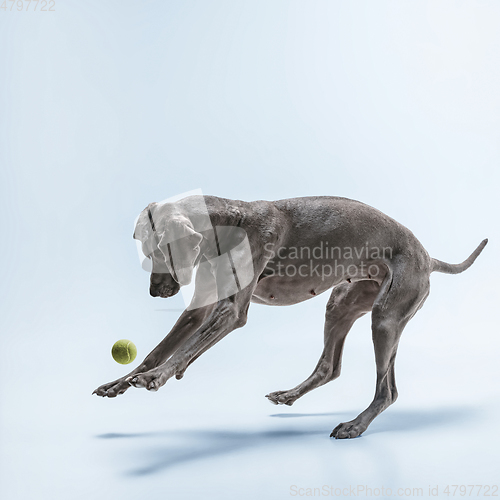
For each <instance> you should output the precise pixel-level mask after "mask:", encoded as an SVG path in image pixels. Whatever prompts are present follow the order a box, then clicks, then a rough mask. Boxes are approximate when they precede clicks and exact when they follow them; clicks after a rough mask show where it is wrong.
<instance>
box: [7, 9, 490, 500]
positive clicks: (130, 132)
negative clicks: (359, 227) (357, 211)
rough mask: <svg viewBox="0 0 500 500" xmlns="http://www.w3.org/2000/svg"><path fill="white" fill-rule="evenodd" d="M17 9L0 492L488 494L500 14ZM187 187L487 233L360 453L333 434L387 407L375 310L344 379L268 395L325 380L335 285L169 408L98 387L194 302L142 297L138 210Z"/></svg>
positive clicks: (183, 390)
mask: <svg viewBox="0 0 500 500" xmlns="http://www.w3.org/2000/svg"><path fill="white" fill-rule="evenodd" d="M18 5H19V2H17V3H16V4H15V5H12V2H7V5H6V9H5V10H3V9H0V207H1V217H0V224H1V243H2V244H1V259H0V270H1V280H0V307H1V314H0V336H1V337H0V338H1V350H0V351H1V353H2V356H1V361H0V401H1V406H0V440H1V447H0V493H1V494H2V498H6V499H13V498H16V499H23V500H24V499H30V500H31V499H45V498H47V499H48V498H50V499H51V500H56V499H68V498H72V499H85V500H87V499H89V498H92V499H109V498H120V499H121V500H128V499H136V498H148V499H150V500H154V499H160V498H167V497H168V498H186V499H191V498H199V497H200V496H201V495H203V496H204V497H205V498H217V499H233V498H242V499H254V498H265V499H280V498H289V497H290V496H294V492H297V495H296V496H299V494H298V493H299V492H300V490H299V488H322V487H323V486H324V485H327V486H329V487H330V486H332V487H335V488H337V487H342V488H344V487H355V488H357V487H358V486H359V485H366V486H367V487H371V488H380V487H382V486H383V487H385V488H391V489H392V491H393V494H394V495H396V493H397V491H398V488H403V491H406V490H405V489H408V488H410V489H411V488H414V487H421V488H423V492H424V495H425V496H428V489H429V486H431V487H433V488H434V487H436V486H438V487H439V496H443V495H444V494H443V491H444V488H445V487H446V485H448V484H458V485H460V484H465V485H467V484H475V485H479V484H483V485H491V484H494V483H495V481H497V480H498V475H495V474H497V472H498V465H499V463H498V446H499V444H500V435H499V431H498V424H497V420H498V412H499V410H500V404H499V389H498V379H499V375H500V371H499V370H500V368H499V363H498V355H499V345H500V341H499V335H498V326H497V315H496V313H497V310H498V303H499V299H500V297H499V292H498V285H497V283H496V278H495V276H496V271H495V266H496V264H497V260H496V258H497V256H498V255H499V243H498V236H499V229H498V213H499V205H500V204H499V195H498V189H499V180H500V174H499V168H498V167H499V162H500V93H499V91H498V89H499V88H500V64H499V62H500V57H499V55H500V31H499V30H498V26H499V23H500V3H498V2H497V1H495V0H481V1H472V0H470V1H465V0H456V1H448V0H427V1H425V0H422V1H420V2H410V1H398V2H395V1H386V0H379V1H377V2H370V1H367V0H365V1H358V2H347V1H346V2H334V1H327V0H315V1H310V2H306V1H296V0H271V1H264V0H252V1H246V0H240V1H238V2H234V1H229V0H210V1H201V0H184V1H159V0H156V1H147V2H140V1H139V0H135V1H130V0H120V1H118V0H114V1H113V0H107V1H106V2H103V1H97V0H86V1H76V0H72V1H70V0H55V3H54V5H55V12H42V11H40V9H41V6H40V5H39V6H38V10H37V11H36V12H33V7H34V2H32V4H31V7H29V5H28V2H26V1H25V2H24V3H23V4H22V5H23V10H20V11H18V10H17V9H18ZM11 6H12V7H13V8H12V10H10V9H11ZM27 6H28V7H29V10H28V11H26V8H27ZM197 188H201V190H202V191H203V193H205V194H213V195H218V196H222V197H227V198H233V199H243V200H248V201H250V200H255V199H269V200H272V199H280V198H288V197H295V196H307V195H338V196H344V197H349V198H354V199H358V200H360V201H363V202H365V203H368V204H369V205H372V206H375V207H376V208H378V209H380V210H382V211H383V212H385V213H387V214H388V215H390V216H392V217H394V218H395V219H396V220H398V221H399V222H401V223H403V224H404V225H406V226H407V227H409V228H410V229H411V230H412V231H413V232H414V233H415V235H416V236H417V237H418V238H419V239H420V241H421V242H422V244H423V245H424V246H425V247H426V249H427V250H428V251H429V253H430V254H431V256H433V257H436V258H439V259H441V260H446V261H448V262H461V261H462V260H464V259H465V258H466V257H467V256H468V255H469V254H470V253H471V252H472V250H473V249H474V248H475V247H476V246H477V245H478V244H479V242H480V241H481V240H482V239H483V238H485V237H488V238H489V240H490V241H489V244H488V246H487V247H486V249H485V250H484V252H483V254H482V255H481V256H480V258H479V259H478V260H477V262H476V263H475V264H474V266H473V267H472V268H471V269H470V270H468V271H467V272H466V273H464V274H462V275H458V276H446V275H438V274H434V275H432V278H431V295H430V297H429V298H428V299H427V302H426V304H425V306H424V307H423V309H422V310H421V311H420V312H419V313H418V314H417V315H416V316H415V318H414V319H413V320H412V321H411V322H410V323H409V325H408V326H407V328H406V330H405V333H404V335H403V337H402V340H401V343H400V348H399V352H398V358H397V362H396V367H397V370H396V371H397V381H398V388H399V393H400V396H399V399H398V401H397V403H396V404H395V405H394V406H392V407H391V408H390V409H388V410H387V411H386V412H385V413H383V414H382V415H381V416H380V417H378V418H377V419H376V420H375V421H374V422H373V424H372V425H371V426H370V428H369V429H368V430H367V431H366V432H365V433H364V435H363V436H362V437H361V438H359V439H355V440H350V441H349V440H346V441H339V440H331V439H329V438H328V436H329V433H330V431H331V430H332V429H333V427H335V426H336V425H337V424H338V423H339V422H343V421H346V420H350V419H352V418H354V417H355V416H356V415H357V414H358V413H359V412H360V411H361V410H363V409H364V408H366V406H367V405H368V404H369V402H370V401H371V399H372V396H373V391H374V384H375V366H374V356H373V347H372V343H371V332H370V319H369V317H368V316H366V317H364V318H362V319H361V320H359V321H358V322H357V323H356V325H355V326H354V328H353V329H352V331H351V333H350V335H349V337H348V339H347V342H346V348H345V353H344V363H343V373H342V376H341V377H340V378H339V379H338V380H336V381H335V382H333V383H331V384H328V385H326V386H324V387H321V388H319V389H317V390H315V391H314V392H312V393H310V394H308V395H306V396H305V397H304V398H302V399H300V400H299V401H297V402H296V403H295V404H294V406H293V407H291V408H290V407H282V406H279V407H275V406H271V405H270V403H269V402H268V401H267V399H266V398H264V395H265V394H267V393H268V392H271V391H275V390H279V389H288V388H291V387H293V386H295V385H296V384H297V383H299V382H301V381H302V380H304V379H305V378H306V377H307V376H308V375H309V374H310V372H311V371H312V369H313V368H314V366H315V364H316V362H317V360H318V358H319V355H320V353H321V349H322V342H323V330H322V329H323V316H324V307H325V304H326V301H327V299H328V294H324V295H321V296H320V297H317V298H315V299H314V300H311V301H308V302H305V303H302V304H299V305H297V306H293V307H287V308H270V307H267V308H266V307H264V306H258V305H255V304H254V305H252V306H251V308H250V314H249V322H248V324H247V325H246V326H245V328H243V329H241V330H237V331H235V332H233V333H232V334H231V335H229V336H228V337H227V338H225V339H224V340H223V341H221V342H220V343H219V344H217V345H216V346H215V347H213V348H212V349H211V350H210V351H208V352H207V353H205V354H204V355H203V356H202V357H201V358H200V359H198V360H197V361H196V363H194V364H193V365H192V366H191V367H190V368H189V369H188V371H187V372H186V375H185V377H184V378H183V379H182V380H181V381H177V380H175V379H174V380H171V381H169V382H168V383H167V384H166V385H165V386H164V387H163V388H162V389H161V390H160V391H159V392H157V393H148V392H147V391H145V390H137V389H133V388H132V389H130V390H129V391H128V392H127V393H126V394H125V395H123V396H121V397H118V398H116V399H112V400H108V399H101V398H98V397H96V396H91V393H92V391H93V390H94V389H95V388H96V387H97V386H99V385H101V384H102V383H104V382H107V381H109V380H113V379H115V378H117V377H119V376H122V375H123V374H125V373H126V372H128V371H129V370H130V368H133V367H135V366H137V364H138V362H139V361H140V360H141V359H142V358H143V357H144V356H145V355H146V354H147V353H148V352H149V351H150V350H151V349H152V348H153V347H154V346H155V345H156V344H157V343H158V342H159V340H160V339H161V338H163V336H164V335H165V334H166V333H167V332H168V331H169V329H170V328H171V326H172V325H173V324H174V322H175V320H176V319H177V317H178V315H179V314H180V310H181V309H182V307H183V302H182V298H181V296H180V295H178V296H176V297H174V298H171V299H170V300H168V301H166V300H162V299H153V298H152V297H150V296H149V294H148V275H147V274H146V273H145V272H144V271H142V270H141V268H140V266H139V259H138V257H137V253H136V246H135V243H134V241H133V240H132V232H133V222H134V219H135V217H136V216H137V215H138V214H139V212H140V211H141V210H142V209H143V208H144V207H145V206H146V205H147V204H148V203H149V202H151V201H161V200H164V199H166V198H168V197H170V196H174V195H176V194H179V193H183V192H186V191H190V190H192V189H197ZM120 338H129V339H131V340H133V341H134V342H135V344H136V345H137V347H138V350H139V355H138V358H137V360H136V361H135V362H134V363H133V364H132V365H131V366H127V367H124V366H122V365H118V364H117V363H115V362H114V361H113V360H112V359H111V356H110V348H111V345H112V344H113V343H114V342H115V341H116V340H117V339H120ZM294 488H295V489H294ZM302 491H305V490H302Z"/></svg>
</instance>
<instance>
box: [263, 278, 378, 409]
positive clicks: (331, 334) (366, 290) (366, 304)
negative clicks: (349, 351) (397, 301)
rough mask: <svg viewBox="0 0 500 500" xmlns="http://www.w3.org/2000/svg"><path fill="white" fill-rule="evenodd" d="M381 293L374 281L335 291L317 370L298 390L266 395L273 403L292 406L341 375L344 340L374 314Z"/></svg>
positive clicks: (351, 284)
mask: <svg viewBox="0 0 500 500" xmlns="http://www.w3.org/2000/svg"><path fill="white" fill-rule="evenodd" d="M379 290H380V287H379V285H378V284H377V283H376V282H375V281H357V282H355V283H342V284H341V285H338V286H336V287H335V288H334V289H333V291H332V294H331V296H330V299H329V300H328V303H327V305H326V314H325V340H324V349H323V353H322V354H321V357H320V359H319V361H318V364H317V365H316V368H315V369H314V371H313V372H312V374H311V375H310V376H309V378H307V380H305V381H304V382H302V383H301V384H299V385H298V386H297V387H294V388H293V389H291V390H288V391H277V392H272V393H271V394H267V395H266V397H267V398H268V399H269V400H270V401H271V403H274V404H285V405H288V406H291V405H292V404H293V403H294V401H296V400H297V399H299V398H300V397H301V396H303V395H304V394H306V393H308V392H309V391H312V390H313V389H315V388H316V387H320V386H321V385H324V384H326V383H327V382H330V381H332V380H334V379H336V378H337V377H338V376H339V375H340V366H341V360H342V351H343V348H344V341H345V338H346V336H347V334H348V333H349V330H350V329H351V327H352V325H353V324H354V322H355V321H356V320H357V319H358V318H360V317H361V316H363V315H364V314H366V313H367V312H369V311H371V309H372V305H373V302H374V300H375V298H376V297H377V294H378V293H379Z"/></svg>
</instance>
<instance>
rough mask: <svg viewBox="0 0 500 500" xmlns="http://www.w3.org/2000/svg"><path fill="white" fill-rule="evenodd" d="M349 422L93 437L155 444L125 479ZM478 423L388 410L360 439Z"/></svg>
mask: <svg viewBox="0 0 500 500" xmlns="http://www.w3.org/2000/svg"><path fill="white" fill-rule="evenodd" d="M351 415H352V417H354V416H355V415H356V414H355V412H352V413H345V412H342V413H277V414H273V415H270V417H277V418H306V419H307V418H309V417H337V418H332V419H331V420H332V421H331V422H328V423H327V424H326V426H325V424H324V423H322V424H321V425H320V424H319V422H318V421H317V420H316V421H314V422H313V421H309V422H306V421H304V422H303V430H302V429H297V428H294V429H282V430H269V431H266V430H264V431H223V430H213V429H205V430H181V431H160V432H143V433H130V434H126V433H112V432H111V433H106V434H100V435H98V436H96V437H97V438H98V439H103V440H109V439H142V438H143V439H148V438H157V439H155V442H154V444H151V440H150V439H148V448H147V450H145V451H144V454H145V455H146V456H147V460H148V461H149V465H146V466H144V467H140V468H137V469H132V470H129V471H127V472H125V474H126V475H127V476H144V475H149V474H155V473H158V472H160V471H163V470H166V469H170V468H171V467H174V466H178V465H182V464H185V463H189V462H193V461H196V460H206V459H210V458H211V457H216V456H220V455H224V454H230V453H233V452H239V451H241V450H245V449H250V448H254V447H257V446H261V447H268V446H269V447H276V446H279V445H280V443H284V444H285V443H286V444H287V445H288V444H290V442H293V441H294V440H296V441H298V440H304V439H311V438H313V437H314V436H316V435H322V437H323V438H324V439H329V438H328V436H329V433H330V431H331V429H333V427H335V426H336V425H337V424H338V423H340V422H342V421H344V422H345V421H346V420H348V419H349V418H352V417H351ZM474 418H477V410H475V409H474V408H469V407H455V408H436V409H429V410H415V411H413V410H399V411H398V410H396V409H395V410H392V411H391V410H388V411H387V412H384V413H383V414H382V415H380V416H379V417H378V418H377V419H376V420H375V421H374V422H373V423H372V425H371V426H370V427H369V428H368V429H367V431H366V432H365V433H364V434H363V435H362V436H361V437H362V438H367V437H369V436H370V435H373V434H377V433H381V432H393V433H394V432H407V433H412V432H414V431H420V430H422V429H426V428H428V429H432V428H436V427H441V426H449V425H456V424H462V423H464V422H467V421H470V420H471V419H474Z"/></svg>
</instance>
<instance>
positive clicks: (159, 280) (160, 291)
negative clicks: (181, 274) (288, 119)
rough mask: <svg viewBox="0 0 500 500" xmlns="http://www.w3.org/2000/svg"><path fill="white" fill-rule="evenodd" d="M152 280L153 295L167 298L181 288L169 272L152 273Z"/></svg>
mask: <svg viewBox="0 0 500 500" xmlns="http://www.w3.org/2000/svg"><path fill="white" fill-rule="evenodd" d="M150 282H151V284H150V286H149V293H150V295H151V297H162V298H164V299H166V298H168V297H173V296H174V295H175V294H177V293H178V292H179V290H180V289H181V286H180V285H179V283H177V281H175V280H174V279H173V278H172V276H171V275H170V274H167V273H164V274H156V273H153V274H151V280H150Z"/></svg>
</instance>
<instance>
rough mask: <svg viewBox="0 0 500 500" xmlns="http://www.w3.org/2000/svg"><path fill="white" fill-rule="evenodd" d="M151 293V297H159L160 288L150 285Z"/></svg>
mask: <svg viewBox="0 0 500 500" xmlns="http://www.w3.org/2000/svg"><path fill="white" fill-rule="evenodd" d="M149 294H150V295H151V297H159V296H160V292H159V291H158V289H156V288H154V287H152V286H150V287H149Z"/></svg>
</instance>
